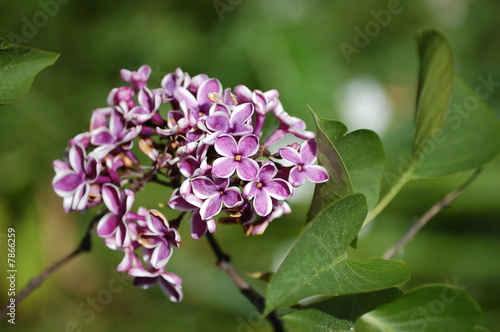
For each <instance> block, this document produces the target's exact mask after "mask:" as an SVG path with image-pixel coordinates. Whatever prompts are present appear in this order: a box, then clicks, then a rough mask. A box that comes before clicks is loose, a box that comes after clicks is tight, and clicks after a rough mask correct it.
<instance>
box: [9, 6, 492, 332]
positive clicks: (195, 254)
mask: <svg viewBox="0 0 500 332" xmlns="http://www.w3.org/2000/svg"><path fill="white" fill-rule="evenodd" d="M63 2H64V3H63ZM397 3H398V1H394V0H390V1H326V0H309V1H306V0H220V1H215V2H214V1H189V2H187V1H186V2H181V1H151V0H149V1H148V0H146V1H141V2H138V1H123V0H122V1H117V0H108V1H97V0H87V1H76V0H73V1H68V0H64V1H63V0H59V1H57V0H41V1H29V2H28V1H23V2H17V3H14V2H12V1H10V2H8V3H7V1H4V2H2V3H1V4H0V22H1V33H0V35H1V37H4V38H7V39H9V40H11V41H13V42H23V43H26V44H28V45H30V46H33V47H37V48H40V49H43V50H48V51H54V52H59V53H61V57H60V58H59V60H58V61H57V62H56V64H55V65H54V66H52V67H49V68H48V69H46V70H44V71H43V72H42V73H40V74H39V75H38V76H37V77H36V79H35V82H34V84H33V87H32V89H31V90H30V92H29V93H28V94H27V95H26V96H25V97H24V98H23V99H22V100H21V101H20V102H18V103H15V104H11V105H5V106H1V107H0V156H1V157H0V250H1V251H0V252H1V253H2V254H0V257H2V258H1V262H0V266H1V268H2V269H6V267H5V260H6V259H4V258H5V257H6V253H7V249H6V234H7V228H8V227H9V226H12V227H14V228H15V229H16V234H17V257H16V258H17V267H18V273H17V287H18V290H20V289H21V288H22V287H24V285H26V284H27V283H28V282H29V280H30V279H31V278H32V277H34V276H35V275H37V274H38V273H39V272H40V271H42V270H43V269H45V268H46V267H47V266H49V265H50V264H52V263H53V262H55V261H56V260H58V259H60V258H61V257H62V256H64V255H66V253H69V252H70V251H72V250H73V248H75V246H76V245H77V244H78V243H79V241H80V238H81V236H82V234H83V233H84V231H85V229H86V225H87V224H88V222H89V221H90V219H91V218H92V216H93V214H94V213H95V211H89V212H88V213H86V214H79V213H71V214H64V213H63V211H62V200H61V199H60V198H59V197H57V196H56V195H55V194H54V193H53V191H52V188H51V180H52V177H53V174H54V173H53V170H52V160H54V159H58V158H61V157H62V156H63V151H64V148H65V147H66V145H67V141H68V140H69V139H70V138H71V137H73V136H75V135H76V134H78V133H80V132H82V131H85V130H87V128H88V123H89V119H90V113H91V111H92V110H93V109H95V108H99V107H105V106H106V97H107V95H108V93H109V91H110V89H111V88H113V87H116V86H119V85H121V84H122V82H121V79H120V76H119V70H120V69H121V68H127V69H131V70H135V69H137V68H138V67H139V66H141V65H142V64H149V65H150V66H151V67H152V69H153V76H152V78H151V80H150V81H151V82H152V85H153V86H158V85H159V82H160V80H161V77H163V76H164V75H165V74H166V73H168V72H171V71H173V70H174V69H175V68H176V67H181V68H182V69H183V70H185V71H187V72H189V73H190V74H192V76H194V75H196V74H198V73H202V72H204V73H207V74H208V75H209V76H211V77H217V78H219V80H220V81H221V82H222V84H223V86H224V87H234V86H236V85H238V84H245V85H247V86H248V87H249V88H250V89H256V88H257V89H261V90H264V91H265V90H269V89H273V88H276V89H278V90H279V91H280V99H281V101H282V102H283V104H284V106H285V109H286V110H287V111H288V112H289V113H290V114H291V115H294V116H299V117H302V118H303V119H305V120H306V122H307V123H308V126H309V128H313V124H312V118H311V115H310V113H309V111H308V107H307V105H310V106H311V107H312V108H313V109H314V110H315V111H316V112H317V113H318V114H319V115H321V116H323V117H328V118H335V119H340V120H342V121H346V123H347V125H348V126H349V128H350V129H357V128H361V127H366V128H372V129H374V130H376V131H377V132H378V133H379V135H381V137H382V139H383V141H384V145H385V148H386V152H387V159H388V164H389V166H388V167H389V169H395V168H397V166H398V159H397V158H398V156H400V155H405V154H407V152H406V151H408V150H409V147H410V140H411V136H412V134H413V129H412V114H413V110H414V104H415V94H416V82H417V71H418V56H417V52H416V43H415V35H416V33H418V32H420V31H422V30H425V29H428V28H434V29H437V30H438V31H440V32H441V33H443V34H444V35H445V36H446V37H447V38H448V39H449V41H450V44H451V46H452V48H453V51H454V55H455V62H456V70H457V72H458V73H459V74H460V75H462V76H463V77H464V78H465V79H466V81H468V82H469V83H470V84H471V85H472V86H473V87H475V86H476V85H477V84H478V83H479V81H478V77H479V76H482V77H485V78H487V77H488V76H489V75H491V76H492V78H493V81H500V66H499V65H498V61H499V59H500V38H498V31H499V30H500V21H499V20H498V12H500V3H499V2H498V1H495V0H488V1H486V0H484V1H472V0H447V1H432V0H427V1H416V0H414V1H401V2H400V4H399V5H397ZM394 4H396V7H394V8H397V10H394V13H393V14H391V15H390V21H389V18H388V17H386V20H385V22H384V24H383V25H385V26H381V25H378V26H379V30H378V31H377V30H376V28H375V30H371V31H369V33H370V34H371V35H372V37H370V36H368V38H367V39H365V40H364V41H361V42H362V43H363V45H362V46H363V47H358V50H357V51H356V52H354V53H352V54H350V55H349V56H346V55H345V54H344V53H343V52H342V49H341V45H344V46H345V45H347V44H350V45H351V46H352V47H354V46H356V45H355V42H356V41H355V37H356V34H357V32H356V31H357V29H361V30H362V31H365V28H366V27H367V24H368V23H370V22H376V21H375V16H377V13H380V11H381V10H387V9H388V8H393V7H391V6H392V5H394ZM44 13H45V14H44ZM374 13H375V14H374ZM385 23H387V24H385ZM30 24H31V25H32V26H31V27H30ZM368 25H369V26H370V24H368ZM376 25H377V24H375V25H374V24H373V23H371V26H372V29H374V28H373V26H376ZM16 38H17V39H18V40H16ZM357 42H358V45H359V42H360V40H358V41H357ZM344 48H345V47H344ZM486 102H487V103H488V104H489V105H490V107H491V108H492V110H493V111H494V113H495V114H496V115H497V117H500V92H498V91H495V92H494V93H492V95H491V96H490V98H489V99H488V100H487V101H486ZM478 135H480V128H478ZM457 153H460V151H457ZM467 176H468V174H464V175H460V176H455V177H451V178H446V179H442V180H433V181H418V182H412V183H410V184H409V185H408V186H407V187H405V188H404V189H403V191H402V192H401V194H400V195H399V196H398V197H397V198H396V199H395V201H394V202H393V203H391V205H389V207H388V208H387V209H386V211H385V212H384V213H383V214H382V215H380V217H379V218H378V219H377V220H376V222H374V223H373V225H372V227H369V228H368V229H367V230H366V231H364V232H363V234H362V235H361V237H360V241H359V245H358V250H356V251H354V250H353V252H352V254H353V255H354V256H355V257H363V258H367V257H380V256H381V255H382V254H383V253H384V252H385V250H386V249H387V248H389V247H390V246H391V245H392V244H393V243H394V242H395V241H396V240H397V239H398V238H399V237H400V236H401V235H402V234H403V233H404V231H405V230H406V229H407V228H408V227H409V225H410V224H411V221H412V219H413V218H414V217H415V216H418V215H421V214H423V213H424V212H425V211H426V210H427V209H428V208H429V207H430V206H431V205H432V204H434V203H435V202H436V201H438V200H439V199H440V198H442V197H443V196H444V195H446V194H447V193H448V192H450V191H452V190H454V189H455V188H456V187H458V186H459V185H460V184H461V183H462V182H463V181H464V180H465V179H466V178H467ZM499 185H500V162H498V161H497V162H494V163H493V164H492V165H489V166H488V167H487V169H486V170H485V171H484V173H483V174H482V175H481V177H480V178H479V179H478V180H477V181H476V182H475V183H474V184H473V185H471V186H470V187H469V188H468V189H467V190H466V192H464V194H463V195H462V196H460V197H459V198H458V199H456V200H455V201H454V202H453V204H452V205H451V207H450V208H448V209H446V210H445V211H443V212H442V213H441V214H440V215H438V216H437V217H436V218H435V220H433V221H432V222H431V224H430V225H429V226H428V227H426V228H425V229H424V230H423V231H422V232H421V233H419V234H418V235H417V237H416V238H415V239H414V240H413V241H412V242H410V243H409V244H408V245H407V246H406V248H405V249H404V251H402V252H400V253H398V256H397V258H398V259H402V260H404V262H405V263H406V264H407V265H408V267H409V269H410V271H411V273H412V279H411V281H410V282H409V283H408V285H406V289H409V288H412V287H414V286H415V285H418V284H421V283H424V282H447V281H449V282H451V283H452V284H454V283H456V284H459V285H463V286H465V287H466V290H467V291H468V292H469V293H470V294H471V295H472V296H473V297H474V298H475V299H476V300H477V301H478V302H479V304H480V305H481V307H482V308H483V310H484V319H483V322H482V323H483V325H485V326H487V327H489V328H490V329H491V330H492V331H499V330H498V328H497V326H498V325H499V324H500V319H499V318H498V317H500V301H498V298H499V297H500V283H499V282H498V280H499V278H500V264H499V260H498V257H500V245H499V235H500V204H499V203H500V202H499V197H500V195H499V192H500V189H499ZM386 187H387V186H386V183H385V182H384V189H386ZM168 197H169V193H168V192H165V191H163V189H162V188H160V187H155V186H154V185H151V187H148V188H147V190H146V191H144V192H141V193H140V194H139V195H138V200H137V201H138V205H139V204H141V205H145V206H147V207H149V208H156V207H158V203H166V201H167V199H168ZM310 197H311V192H310V191H308V192H307V191H306V192H304V193H303V196H302V198H300V197H299V198H297V199H295V200H294V201H292V203H293V205H292V209H293V210H294V213H293V215H292V216H287V217H284V218H282V219H280V220H277V221H275V222H273V224H272V225H271V226H270V227H269V228H268V230H267V231H266V233H265V234H264V235H262V236H259V237H250V238H247V237H245V235H244V234H243V232H242V231H241V229H239V228H238V227H236V226H224V225H218V231H217V233H216V236H217V238H218V239H219V240H220V242H221V245H222V247H223V249H224V250H226V251H227V252H229V253H230V254H231V255H232V257H233V261H234V265H235V266H236V268H237V269H238V271H240V272H241V273H244V272H255V271H269V270H273V269H275V268H276V267H277V266H278V264H279V262H280V260H281V259H283V255H285V253H286V252H287V250H288V248H289V247H290V246H291V245H292V243H293V241H294V239H295V237H296V235H297V234H298V233H299V231H300V227H301V224H302V222H303V220H304V216H305V212H306V211H307V208H308V202H309V201H310ZM163 211H164V212H165V213H166V214H169V212H168V211H166V209H163ZM181 235H182V236H183V246H182V248H181V250H178V251H176V252H175V254H174V255H173V257H172V260H171V262H170V263H169V266H168V268H167V270H169V271H172V272H175V273H176V274H178V275H179V276H181V277H182V278H183V281H184V282H183V289H184V300H183V302H182V303H180V304H173V303H170V302H169V301H168V300H167V299H166V298H165V297H164V296H163V294H162V293H161V291H160V290H159V289H158V288H155V289H152V290H148V291H143V290H140V289H137V288H135V287H133V286H132V285H131V282H130V279H126V278H125V279H120V280H121V281H117V280H118V279H117V277H116V275H115V274H114V273H113V272H112V271H113V270H114V269H115V267H116V265H117V264H118V263H119V261H120V260H121V258H122V254H121V253H119V252H113V251H111V250H108V249H107V248H106V247H105V246H104V245H103V243H102V241H101V240H100V239H99V238H97V237H96V236H94V239H93V240H94V241H93V243H94V248H93V251H92V252H91V253H90V254H85V255H82V256H80V257H78V258H76V259H75V260H74V261H73V262H71V263H70V264H68V265H66V266H65V267H64V268H62V269H61V270H60V271H58V272H57V273H55V274H54V275H53V276H51V277H50V278H49V279H48V280H47V282H46V283H45V284H44V285H43V286H42V287H41V289H39V290H37V291H35V292H34V293H33V294H31V296H29V297H28V298H27V299H26V300H25V301H24V302H23V303H21V304H20V305H19V306H18V308H17V319H16V326H15V329H16V330H17V331H71V330H72V329H73V328H80V329H81V331H136V330H138V329H141V330H153V329H154V328H159V329H163V330H168V331H269V330H270V327H269V326H268V324H267V322H265V321H262V320H261V319H259V316H258V315H257V314H256V312H255V309H254V308H253V307H252V306H251V305H250V304H249V303H248V302H247V301H246V299H245V298H243V296H241V295H240V294H239V292H238V291H237V290H236V288H235V287H234V286H233V285H232V284H231V282H230V281H229V279H228V277H227V276H226V275H225V274H224V273H222V272H221V271H219V270H217V268H216V267H215V265H214V262H215V257H214V256H213V254H212V253H211V252H210V250H209V247H208V244H207V242H206V241H205V240H204V239H202V240H198V241H195V240H193V239H191V238H190V236H189V230H188V227H187V224H184V225H183V227H181ZM4 253H5V254H4ZM2 275H3V273H2ZM252 284H253V285H254V286H255V287H256V288H257V289H259V290H260V291H263V290H264V287H265V285H264V284H263V283H262V282H260V281H255V282H252ZM6 285H7V284H6V281H5V279H3V280H1V281H0V300H1V303H2V304H3V303H5V301H6V300H7V295H6V293H7V291H6ZM117 285H118V286H117ZM119 285H124V287H123V289H121V288H120V287H119ZM111 288H112V289H115V290H116V288H120V290H119V291H117V292H116V293H109V290H111ZM106 294H112V298H109V299H106V297H105V296H106ZM96 296H100V297H101V299H105V302H106V305H104V306H102V307H98V309H96V310H93V312H94V313H95V315H93V314H92V313H91V312H92V310H89V307H88V306H86V305H85V303H86V302H87V299H88V298H95V297H96ZM108 302H109V303H108ZM79 308H80V310H79ZM5 328H7V329H8V328H14V326H11V325H10V324H7V323H6V322H5V320H4V321H2V322H0V329H2V330H4V329H5Z"/></svg>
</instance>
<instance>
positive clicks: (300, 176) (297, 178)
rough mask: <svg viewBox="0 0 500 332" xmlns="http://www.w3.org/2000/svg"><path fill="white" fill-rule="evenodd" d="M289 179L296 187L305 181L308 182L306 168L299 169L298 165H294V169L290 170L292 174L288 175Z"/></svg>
mask: <svg viewBox="0 0 500 332" xmlns="http://www.w3.org/2000/svg"><path fill="white" fill-rule="evenodd" d="M309 167H310V166H309ZM288 181H289V182H290V183H291V184H292V186H294V187H298V186H301V185H303V184H304V182H306V174H305V172H304V169H302V170H300V171H299V167H298V166H295V167H292V169H291V170H290V175H289V176H288Z"/></svg>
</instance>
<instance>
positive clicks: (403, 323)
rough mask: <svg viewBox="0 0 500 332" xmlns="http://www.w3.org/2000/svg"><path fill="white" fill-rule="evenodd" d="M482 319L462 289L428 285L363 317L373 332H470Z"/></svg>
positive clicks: (362, 319)
mask: <svg viewBox="0 0 500 332" xmlns="http://www.w3.org/2000/svg"><path fill="white" fill-rule="evenodd" d="M480 318H481V310H480V309H479V306H478V305H477V303H476V302H475V301H474V300H473V299H472V298H471V297H470V296H469V295H468V294H467V293H466V292H464V291H463V290H461V289H460V288H456V287H453V286H449V285H425V286H421V287H418V288H416V289H414V290H412V291H410V292H408V293H407V294H405V295H404V296H402V297H400V298H399V299H397V300H395V301H393V302H391V303H389V304H387V305H384V306H381V307H379V308H377V309H376V310H374V311H372V312H369V313H367V314H365V315H363V316H362V317H361V318H360V321H361V322H362V323H364V325H365V327H366V328H367V329H368V331H371V332H394V331H407V332H412V331H436V332H438V331H443V332H444V331H453V332H471V331H474V330H476V329H475V325H476V324H477V322H478V321H479V319H480Z"/></svg>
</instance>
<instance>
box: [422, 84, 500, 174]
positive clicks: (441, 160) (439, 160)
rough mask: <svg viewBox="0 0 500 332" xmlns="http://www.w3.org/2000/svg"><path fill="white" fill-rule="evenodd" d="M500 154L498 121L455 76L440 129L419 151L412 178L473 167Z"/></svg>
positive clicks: (462, 170)
mask: <svg viewBox="0 0 500 332" xmlns="http://www.w3.org/2000/svg"><path fill="white" fill-rule="evenodd" d="M483 88H484V87H483ZM483 90H484V91H488V90H486V88H484V89H483ZM484 91H483V93H484ZM499 153H500V121H498V119H497V118H496V117H495V116H494V115H493V113H492V112H491V111H490V109H489V108H488V106H487V105H486V104H485V103H484V102H483V101H482V100H481V98H479V96H478V95H477V94H476V93H475V92H474V91H473V90H472V89H471V88H470V87H469V86H468V84H467V83H465V82H464V81H463V80H462V79H460V78H459V77H457V78H456V81H455V89H454V91H453V99H452V102H451V108H450V111H449V112H448V116H447V117H446V120H445V122H444V125H443V128H442V129H441V130H440V131H439V132H438V134H436V135H435V136H434V137H433V138H432V139H431V140H430V141H429V142H428V143H427V146H426V147H425V148H424V149H423V150H422V155H421V158H420V161H419V163H418V164H417V165H415V170H414V172H413V177H414V178H431V177H439V176H445V175H449V174H453V173H458V172H464V171H467V170H472V169H476V168H478V167H480V166H482V165H484V164H486V163H488V162H490V161H492V160H493V159H495V158H496V157H497V156H498V154H499Z"/></svg>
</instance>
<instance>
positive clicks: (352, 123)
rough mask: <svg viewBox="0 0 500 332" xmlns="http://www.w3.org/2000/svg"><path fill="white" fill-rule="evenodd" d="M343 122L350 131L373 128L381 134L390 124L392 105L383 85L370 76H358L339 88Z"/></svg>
mask: <svg viewBox="0 0 500 332" xmlns="http://www.w3.org/2000/svg"><path fill="white" fill-rule="evenodd" d="M337 96H338V100H339V103H340V110H341V117H342V122H344V123H345V124H346V126H347V128H349V131H350V132H351V131H353V130H357V129H371V130H373V131H375V132H377V133H378V134H381V133H382V132H383V131H384V130H386V129H387V127H388V126H389V124H390V121H391V117H392V105H391V102H390V100H389V97H388V96H387V94H386V93H385V91H384V89H383V87H382V85H381V84H380V83H378V82H377V81H376V80H374V79H372V78H370V77H366V76H363V77H358V78H355V79H353V80H351V81H349V82H348V83H347V84H346V85H345V86H344V87H341V88H340V89H339V93H338V94H337Z"/></svg>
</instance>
